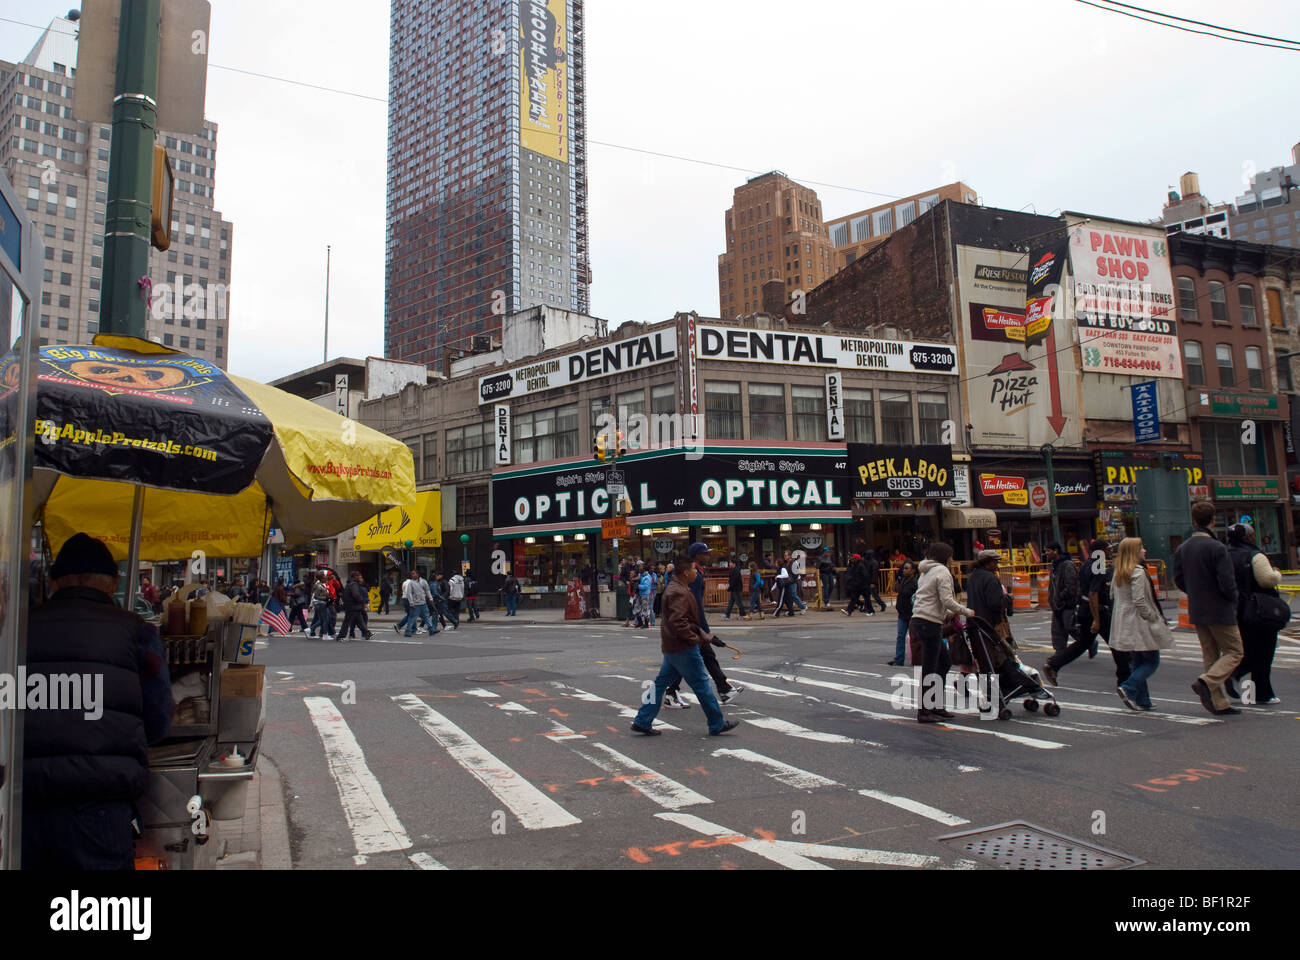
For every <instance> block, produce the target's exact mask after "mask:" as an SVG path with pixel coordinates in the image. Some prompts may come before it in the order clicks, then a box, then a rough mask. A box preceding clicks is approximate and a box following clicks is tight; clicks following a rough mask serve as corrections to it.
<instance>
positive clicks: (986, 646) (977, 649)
mask: <svg viewBox="0 0 1300 960" xmlns="http://www.w3.org/2000/svg"><path fill="white" fill-rule="evenodd" d="M965 640H966V642H967V644H969V646H970V652H971V664H972V666H973V667H974V669H975V670H976V672H978V673H982V674H985V675H986V676H995V677H997V678H998V700H999V703H998V719H999V720H1010V719H1011V708H1010V707H1009V706H1008V704H1009V703H1011V702H1012V701H1013V700H1021V699H1023V700H1024V703H1025V712H1026V713H1035V712H1037V710H1038V705H1039V702H1040V701H1042V704H1043V713H1045V714H1046V715H1047V716H1049V717H1055V716H1059V715H1060V713H1061V705H1060V704H1059V703H1057V702H1056V697H1054V696H1053V695H1052V693H1051V691H1049V690H1048V689H1047V688H1046V687H1044V686H1043V684H1042V682H1041V678H1040V676H1039V673H1038V671H1037V670H1035V669H1034V668H1033V667H1031V666H1028V665H1027V664H1025V663H1022V662H1021V660H1020V658H1019V657H1017V656H1016V654H1015V651H1013V650H1012V649H1011V645H1010V644H1009V643H1007V642H1006V641H1005V640H1003V639H1002V638H1001V637H999V636H998V634H997V631H996V630H994V629H993V627H992V626H991V625H990V624H989V622H988V621H987V620H981V619H980V618H979V617H971V618H970V619H969V620H967V621H966V630H965ZM950 643H951V641H950Z"/></svg>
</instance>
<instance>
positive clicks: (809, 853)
mask: <svg viewBox="0 0 1300 960" xmlns="http://www.w3.org/2000/svg"><path fill="white" fill-rule="evenodd" d="M774 845H776V846H779V847H781V848H782V849H783V850H789V851H790V852H791V853H797V854H800V855H802V856H805V857H819V858H821V859H824V860H851V861H853V862H854V863H882V864H885V865H886V866H890V867H937V866H939V865H940V864H942V863H943V861H942V860H940V859H939V858H938V857H931V856H926V855H924V854H920V853H896V852H894V851H893V850H859V849H858V848H856V847H832V846H831V845H830V844H826V843H796V842H794V841H793V840H776V841H774Z"/></svg>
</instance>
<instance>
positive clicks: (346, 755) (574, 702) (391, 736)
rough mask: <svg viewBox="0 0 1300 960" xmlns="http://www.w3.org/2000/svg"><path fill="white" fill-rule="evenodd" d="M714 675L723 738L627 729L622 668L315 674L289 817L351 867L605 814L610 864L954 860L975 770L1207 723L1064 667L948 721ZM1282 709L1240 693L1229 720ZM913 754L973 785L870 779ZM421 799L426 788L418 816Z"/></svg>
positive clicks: (777, 672) (684, 721) (904, 700)
mask: <svg viewBox="0 0 1300 960" xmlns="http://www.w3.org/2000/svg"><path fill="white" fill-rule="evenodd" d="M729 673H730V674H732V679H733V680H734V681H735V682H737V683H740V684H742V685H743V687H744V689H743V695H742V696H741V697H740V698H739V702H738V703H736V704H733V705H729V706H727V707H726V708H724V711H725V713H726V715H727V716H728V717H729V718H734V719H737V720H740V721H741V725H740V726H739V728H738V729H737V730H736V731H735V733H734V734H732V735H730V736H727V737H722V738H710V737H708V736H706V730H705V725H704V717H703V715H702V714H703V711H702V710H701V709H700V708H699V705H698V704H696V705H695V706H694V707H693V708H692V709H689V710H680V711H665V713H666V714H667V716H669V717H670V718H671V720H664V719H662V715H661V718H660V719H658V720H656V722H655V729H656V730H658V731H660V732H662V733H665V734H666V736H661V737H639V736H635V735H633V734H632V733H631V732H630V731H629V723H630V720H631V718H632V717H634V716H635V715H636V712H637V706H638V705H639V703H640V702H641V698H642V696H643V691H644V690H645V689H646V688H645V683H646V679H648V678H646V677H642V678H637V677H634V676H630V675H627V674H612V673H611V674H607V675H601V676H587V677H583V678H582V679H581V680H577V681H575V682H569V681H568V680H567V679H566V680H558V679H537V680H527V679H523V680H519V681H515V682H501V683H494V684H489V685H487V686H484V685H481V684H480V685H475V684H473V683H470V682H466V683H465V684H463V686H459V687H458V686H456V685H451V686H448V685H446V684H443V685H442V686H440V687H439V688H438V689H437V690H436V691H431V689H430V688H422V689H421V688H416V689H411V690H410V691H404V692H395V691H394V692H389V693H386V694H385V695H383V696H379V695H376V696H373V697H365V696H362V697H361V698H359V701H358V703H356V704H349V705H343V704H341V703H339V702H338V701H337V700H336V699H333V697H335V696H336V694H333V693H332V691H330V690H329V687H328V685H326V684H318V685H315V686H318V687H320V688H321V689H322V690H323V691H325V695H303V696H302V698H301V700H296V699H293V698H286V701H285V704H284V705H285V706H286V707H287V708H288V709H290V710H292V711H293V712H294V714H295V716H293V717H291V718H290V719H289V720H288V721H284V722H286V723H287V724H288V725H294V724H301V730H302V731H304V732H303V733H302V735H303V736H308V735H310V734H312V733H314V735H315V739H314V741H310V742H311V743H312V744H314V746H313V749H312V750H311V751H310V753H311V754H314V755H315V756H317V757H319V758H320V759H321V761H322V762H323V766H324V770H325V772H326V776H324V777H322V776H320V775H319V774H316V773H315V772H314V771H301V772H300V771H294V770H290V771H288V772H287V778H288V779H290V780H291V781H298V782H304V783H313V784H314V785H315V786H316V789H314V790H313V791H312V793H311V796H310V797H309V798H308V802H309V803H310V814H309V815H308V816H307V817H306V819H307V824H306V826H305V827H304V829H305V830H306V831H308V833H312V832H313V831H317V832H319V833H320V834H321V836H322V837H329V838H330V843H331V844H332V846H333V848H335V849H337V850H338V851H339V853H340V855H342V852H343V848H345V847H346V848H347V849H346V856H348V857H351V859H352V860H353V862H355V863H356V864H358V865H361V864H366V863H371V864H373V865H375V866H388V867H395V866H405V867H406V868H408V869H421V870H448V869H450V870H456V869H465V868H470V867H474V866H479V865H481V864H482V857H483V856H484V854H483V853H482V849H491V850H492V851H493V854H492V855H494V856H502V857H505V856H506V854H505V853H504V852H503V851H505V850H506V849H507V848H506V847H505V846H504V845H499V846H497V847H492V848H480V847H479V845H481V844H484V843H488V842H490V838H491V837H500V836H509V837H512V838H515V839H516V840H518V839H519V838H527V837H529V836H537V837H542V836H543V835H549V834H557V835H558V834H563V835H565V836H568V835H569V832H572V833H573V834H574V836H580V835H582V833H583V832H584V831H586V830H590V829H591V828H592V826H593V824H596V823H605V822H608V820H609V818H611V817H617V818H619V822H620V824H626V825H627V829H629V830H630V831H632V832H631V833H629V835H628V837H627V841H626V843H625V844H621V845H619V846H618V848H617V849H616V850H611V851H610V862H609V863H608V866H625V867H635V866H638V865H640V866H651V865H653V866H675V865H682V866H689V867H698V868H716V867H720V866H758V867H769V868H770V867H772V866H779V867H784V868H787V869H843V868H847V867H855V866H856V867H864V866H866V867H870V866H877V867H879V866H889V867H908V868H918V869H969V868H970V867H971V866H973V865H972V864H970V863H969V862H968V861H961V860H958V859H956V858H955V857H954V856H952V855H946V856H945V855H944V853H943V849H944V848H936V846H935V844H934V841H933V837H934V836H935V835H936V833H941V832H944V831H945V830H950V829H951V828H954V827H959V826H963V825H966V824H970V823H973V822H982V821H983V820H986V819H989V820H990V822H997V820H996V819H990V814H989V813H988V811H987V810H986V809H983V808H981V807H980V805H979V804H978V803H977V802H976V800H975V798H976V797H977V796H978V795H979V793H980V791H979V789H978V787H977V786H976V784H977V782H978V781H980V780H981V779H982V778H987V777H989V776H990V773H989V772H988V771H990V770H996V769H997V768H998V767H999V766H1000V765H1003V764H1009V763H1016V764H1024V763H1035V762H1043V761H1045V760H1047V759H1048V758H1050V756H1051V755H1053V754H1062V752H1063V751H1071V750H1076V749H1081V750H1092V749H1094V748H1098V747H1105V746H1106V745H1107V744H1112V745H1113V744H1121V743H1126V742H1136V741H1137V739H1138V738H1144V737H1156V738H1158V737H1160V736H1161V735H1162V734H1164V733H1172V732H1175V731H1177V730H1180V729H1181V730H1188V729H1193V728H1205V727H1211V726H1214V725H1217V724H1220V723H1222V722H1223V721H1222V720H1219V719H1217V718H1213V717H1209V716H1206V715H1205V714H1204V711H1203V709H1202V708H1201V706H1200V704H1199V702H1197V701H1196V700H1195V699H1194V698H1190V699H1189V698H1188V697H1185V696H1173V697H1171V698H1169V699H1162V698H1161V697H1160V692H1161V691H1159V690H1157V691H1154V694H1155V696H1156V697H1157V702H1158V707H1159V710H1158V712H1155V713H1150V714H1136V713H1134V712H1133V711H1131V710H1128V709H1126V708H1125V707H1123V706H1122V705H1120V704H1118V703H1117V702H1116V700H1115V697H1114V694H1113V693H1109V692H1108V691H1105V690H1094V689H1088V688H1087V687H1086V686H1082V685H1080V686H1071V685H1068V680H1069V678H1068V677H1067V680H1066V683H1067V685H1066V686H1062V687H1059V688H1055V690H1054V692H1055V694H1056V695H1057V697H1058V699H1059V700H1060V702H1061V705H1062V712H1061V714H1060V715H1059V716H1057V717H1052V718H1048V717H1045V716H1043V715H1042V714H1041V713H1035V714H1028V713H1025V712H1024V711H1023V709H1022V708H1021V707H1020V706H1019V705H1013V706H1014V709H1015V713H1014V716H1013V719H1011V720H1008V721H998V720H996V719H994V718H992V717H988V716H981V714H980V713H979V711H978V710H977V709H974V708H971V707H969V706H967V708H966V709H964V710H957V711H955V712H957V714H958V716H957V719H955V720H949V721H947V722H943V723H937V724H934V725H927V726H925V727H922V726H920V725H918V724H917V723H916V721H915V708H914V706H913V702H912V697H913V696H914V693H915V689H914V687H915V677H914V675H912V673H911V671H910V670H899V671H896V672H895V673H882V672H878V671H872V670H855V669H851V668H848V667H844V666H838V665H834V664H818V663H811V662H799V663H798V664H797V665H793V666H792V665H789V664H781V665H777V666H774V667H773V668H772V669H761V668H760V667H758V666H752V667H750V666H746V667H740V666H730V667H729ZM1094 673H1095V671H1094ZM1086 676H1087V677H1090V678H1091V679H1093V680H1095V679H1096V677H1095V676H1093V675H1092V674H1087V675H1086ZM1084 677H1085V675H1084V674H1083V673H1082V671H1081V672H1080V680H1081V681H1082V680H1084ZM291 680H292V678H291ZM294 682H296V681H294ZM1103 685H1104V682H1103ZM299 689H303V688H299ZM1171 693H1173V691H1171ZM299 704H300V705H301V706H299ZM949 706H950V707H952V706H953V704H949ZM299 710H301V714H298V711H299ZM1280 716H1282V714H1280V713H1278V712H1277V711H1269V710H1254V711H1247V713H1246V714H1245V715H1243V716H1242V717H1241V718H1234V719H1236V720H1238V722H1247V723H1257V722H1264V723H1271V722H1274V721H1275V720H1276V718H1278V717H1280ZM308 732H309V733H308ZM304 742H307V741H304ZM305 755H306V752H305ZM1062 755H1063V754H1062ZM916 757H923V758H925V759H927V760H935V759H940V760H943V761H944V762H945V763H947V764H948V767H947V769H948V770H950V772H951V776H952V778H956V777H957V776H959V775H960V781H959V782H960V783H962V784H963V785H964V784H967V783H969V784H971V785H972V786H971V789H970V790H969V792H968V793H966V794H963V793H962V792H961V791H958V792H957V793H956V794H954V793H952V792H951V791H949V792H946V793H945V794H944V795H943V796H935V795H930V794H929V793H928V792H927V788H926V786H925V784H924V783H922V782H916V783H912V782H911V781H909V780H908V779H907V778H902V779H900V778H897V777H894V778H892V779H889V780H888V782H886V781H885V780H884V779H883V778H880V776H879V771H880V770H881V769H882V768H883V767H884V766H886V765H889V764H898V765H905V764H907V763H908V762H910V761H911V760H913V759H914V758H916ZM959 759H960V760H961V761H962V762H961V763H960V764H959V763H957V761H958V760H959ZM304 762H306V761H304ZM891 769H892V768H891ZM949 786H951V783H949ZM304 789H305V788H304ZM954 796H956V797H957V800H956V802H954ZM963 797H966V798H967V799H963ZM430 798H440V799H439V800H438V801H437V802H436V803H435V806H436V808H437V816H436V818H435V819H436V822H435V823H429V822H428V820H429V814H428V811H429V803H430ZM441 798H445V799H441ZM814 802H824V803H825V804H826V805H828V806H827V808H828V809H833V810H834V811H835V816H836V817H838V820H837V821H836V823H837V827H836V830H838V824H842V823H848V822H851V818H853V817H857V818H860V819H859V820H858V821H856V822H858V823H860V824H869V825H871V826H872V828H873V832H872V835H873V836H874V835H875V832H876V831H880V832H881V833H883V834H884V835H888V836H889V837H890V838H891V840H890V843H889V844H888V845H889V846H890V847H891V849H888V850H881V849H874V847H873V848H870V849H868V848H866V847H861V846H859V845H858V842H857V841H856V839H855V840H854V842H852V843H850V844H849V845H848V846H844V845H843V842H844V840H845V839H846V837H845V836H843V835H837V834H836V833H825V832H823V833H821V836H823V837H824V838H825V839H824V840H823V841H822V842H820V843H819V842H816V839H817V836H818V834H817V833H815V832H814V833H813V835H812V836H811V837H809V836H804V835H801V834H792V833H791V825H790V818H791V815H792V813H793V814H795V815H798V814H799V813H801V812H802V811H804V810H805V808H807V807H808V806H809V805H811V804H813V803H814ZM818 809H822V808H818ZM742 811H743V813H742ZM295 819H297V818H296V817H295ZM796 819H797V816H796ZM1002 819H1005V818H1002ZM822 820H823V822H824V820H825V816H823V818H822ZM620 829H621V827H620ZM844 829H845V830H849V828H848V827H845V828H844ZM810 832H811V831H810ZM850 834H851V836H850V837H849V839H853V838H856V837H857V836H858V834H857V832H854V831H850ZM862 839H863V840H864V841H865V839H866V837H865V836H864V837H863V838H862ZM323 845H324V846H330V844H323ZM509 849H511V850H514V851H519V850H520V845H519V844H516V845H515V846H513V847H510V848H509ZM471 851H473V852H471ZM498 851H502V852H500V853H498ZM511 856H515V857H520V856H524V855H522V854H519V853H517V852H516V853H514V854H512V855H511ZM307 865H313V864H307ZM501 865H513V866H517V867H525V866H531V865H533V864H531V863H530V862H528V861H527V860H526V859H517V860H507V862H503V863H501Z"/></svg>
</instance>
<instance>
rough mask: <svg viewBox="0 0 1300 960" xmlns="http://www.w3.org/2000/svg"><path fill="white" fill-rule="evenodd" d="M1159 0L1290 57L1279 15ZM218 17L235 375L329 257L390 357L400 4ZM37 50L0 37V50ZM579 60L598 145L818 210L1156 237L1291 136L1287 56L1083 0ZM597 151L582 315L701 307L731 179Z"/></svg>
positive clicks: (344, 321) (1277, 157)
mask: <svg viewBox="0 0 1300 960" xmlns="http://www.w3.org/2000/svg"><path fill="white" fill-rule="evenodd" d="M71 5H72V0H58V2H56V0H0V15H2V16H4V17H7V18H12V19H16V20H21V21H24V22H29V23H40V24H42V25H44V24H46V23H48V21H49V19H50V18H51V17H53V16H57V15H61V14H63V13H65V12H66V11H67V10H68V9H69V7H70V6H71ZM1142 5H1146V4H1142ZM1150 6H1151V7H1153V8H1155V9H1161V10H1166V11H1167V12H1170V13H1175V14H1177V15H1179V16H1183V17H1188V18H1193V19H1199V20H1208V21H1210V22H1214V23H1220V24H1223V25H1226V26H1229V27H1235V28H1237V29H1240V30H1249V31H1254V32H1256V33H1262V34H1271V35H1274V36H1280V37H1286V38H1291V39H1297V38H1300V4H1297V3H1296V2H1295V0H1237V2H1234V3H1232V4H1224V3H1222V2H1221V0H1151V2H1150ZM212 7H213V11H212V38H211V48H210V62H211V64H212V65H213V69H210V71H209V75H208V94H207V115H208V117H209V119H211V120H213V121H215V122H216V123H218V124H219V127H220V130H219V137H218V153H217V165H216V168H217V181H216V183H217V188H216V203H217V208H218V209H219V210H220V211H221V212H222V214H223V215H224V216H225V217H226V218H227V219H229V220H231V221H233V222H234V225H235V235H234V261H233V266H232V276H231V282H232V303H231V308H232V309H231V313H232V320H231V349H230V368H231V370H232V372H235V373H239V374H243V375H245V376H250V377H253V378H256V379H259V380H270V379H274V378H276V377H279V376H283V375H284V374H287V373H291V372H293V371H295V370H299V369H302V368H304V367H307V366H310V365H312V364H315V363H319V362H320V360H321V357H322V329H323V322H322V320H323V312H324V274H325V246H326V244H331V245H332V246H333V249H334V256H333V280H332V284H331V288H332V291H333V293H332V297H331V306H330V355H331V356H338V355H348V356H355V357H365V356H369V355H380V354H382V352H383V319H384V207H385V179H386V170H385V167H386V162H387V159H386V150H385V145H386V126H387V108H386V106H385V104H384V103H382V102H378V100H383V99H384V98H385V96H386V94H387V87H388V52H389V48H388V17H389V5H388V3H386V2H382V0H351V2H345V0H315V2H312V3H302V2H295V3H289V2H286V0H214V2H213V4H212ZM792 14H793V15H794V16H797V17H798V18H799V19H797V20H793V21H792V20H791V19H790V18H791V16H792ZM38 36H39V34H38V32H37V31H35V30H32V29H29V28H26V27H22V26H18V25H15V24H13V23H6V22H0V57H3V58H4V59H9V60H16V59H20V58H22V57H23V56H25V55H26V54H27V52H28V50H30V48H31V47H32V45H33V44H34V43H35V41H36V39H37V38H38ZM587 57H588V61H587V69H588V74H587V90H588V136H589V137H590V139H591V140H593V141H601V142H602V143H605V144H619V145H623V146H627V147H638V148H644V149H648V150H654V151H659V152H663V153H671V154H676V155H679V156H685V157H691V158H695V159H699V160H707V161H712V162H715V163H721V164H725V165H730V166H736V167H741V168H744V170H747V171H751V173H750V174H748V175H754V174H758V173H762V172H766V171H768V170H772V169H780V170H783V171H785V172H786V173H788V174H789V175H791V176H792V177H794V178H795V179H798V180H801V181H803V182H805V183H809V182H810V181H820V182H822V183H830V184H836V185H837V186H838V188H831V187H826V186H816V187H815V189H816V190H817V192H818V194H819V196H820V198H821V200H822V208H823V211H824V213H825V215H826V216H827V218H832V217H836V216H840V215H843V214H846V213H851V212H854V211H857V210H861V209H864V208H866V207H870V206H874V205H876V204H878V203H883V202H885V201H886V200H888V199H890V198H891V197H894V196H903V195H907V194H911V193H917V192H920V191H923V190H926V189H928V188H930V187H934V186H938V185H941V184H943V183H948V182H951V181H953V180H957V179H960V180H964V181H966V182H967V183H969V184H970V185H971V186H973V187H974V188H975V189H976V190H977V191H978V193H979V196H980V200H981V202H983V203H985V204H987V205H989V206H998V207H1005V208H1009V209H1012V210H1019V209H1022V208H1023V209H1027V210H1031V209H1036V210H1037V211H1038V212H1039V213H1043V214H1049V213H1055V212H1058V211H1059V210H1061V209H1067V210H1080V211H1086V212H1090V213H1097V214H1105V215H1111V216H1115V217H1119V218H1122V219H1130V220H1146V219H1150V218H1153V217H1157V216H1158V215H1159V213H1160V208H1161V206H1162V204H1163V202H1164V200H1165V195H1166V192H1167V190H1168V189H1169V188H1170V187H1171V186H1172V187H1175V188H1176V187H1177V183H1178V177H1179V175H1180V174H1181V173H1183V172H1184V171H1186V170H1195V171H1197V172H1199V173H1200V176H1201V188H1202V192H1203V193H1205V194H1206V195H1207V196H1208V197H1209V198H1210V199H1211V200H1214V201H1220V200H1225V201H1230V200H1232V199H1233V198H1235V197H1236V196H1237V195H1238V194H1240V193H1241V192H1242V191H1243V189H1244V183H1243V177H1244V175H1245V174H1246V172H1247V171H1249V170H1251V169H1256V168H1258V169H1267V168H1269V167H1273V166H1278V165H1281V164H1284V163H1289V162H1290V155H1291V154H1290V151H1291V146H1292V144H1294V143H1296V142H1297V141H1300V122H1297V120H1296V117H1297V116H1300V111H1298V110H1297V108H1296V94H1297V91H1298V88H1300V83H1298V82H1297V78H1298V77H1300V53H1290V52H1285V51H1282V50H1273V49H1267V48H1264V47H1258V46H1247V45H1244V44H1239V43H1230V42H1226V41H1223V40H1216V39H1211V38H1208V37H1201V36H1194V35H1191V34H1188V33H1183V32H1179V31H1175V30H1170V29H1167V28H1163V27H1158V26H1152V25H1148V24H1145V23H1140V22H1137V21H1135V20H1131V19H1127V18H1124V17H1120V16H1118V15H1116V14H1113V13H1103V12H1102V11H1100V10H1097V9H1095V8H1093V7H1089V6H1085V5H1083V4H1081V3H1078V2H1075V0H977V2H972V0H930V2H925V3H904V2H878V0H865V2H864V0H804V2H802V3H799V4H790V3H789V2H788V0H746V2H745V3H737V2H718V0H714V2H709V3H702V2H700V0H689V2H688V0H656V2H655V3H653V4H645V3H629V2H627V0H588V2H587ZM216 66H223V67H233V68H239V69H241V70H249V71H255V72H258V73H264V74H270V75H273V76H277V77H287V78H291V79H295V80H300V81H305V82H308V83H314V84H319V85H323V86H328V87H336V88H341V89H344V90H348V91H352V92H355V93H359V94H364V95H367V96H369V97H374V98H378V100H367V99H361V98H358V97H352V96H345V95H341V94H336V93H327V92H323V91H316V90H310V89H305V88H303V87H298V86H292V85H288V84H284V83H278V82H275V81H273V80H264V79H257V78H254V77H248V76H244V75H241V74H238V73H234V72H231V71H229V70H223V69H216ZM1288 117H1290V118H1291V119H1290V120H1288V119H1287V118H1288ZM588 158H589V167H590V181H591V205H590V218H591V219H590V222H591V237H592V270H593V274H594V281H595V283H594V286H593V287H592V312H593V313H595V314H596V315H598V316H601V317H605V318H607V319H609V320H610V321H613V323H614V324H615V325H617V324H619V323H623V322H625V321H657V320H663V319H666V318H668V317H670V316H672V314H673V313H674V312H676V311H678V310H692V309H693V310H696V311H698V312H699V313H701V314H703V315H708V316H712V315H716V314H717V312H718V292H717V280H716V271H717V256H718V254H719V253H721V252H722V250H723V242H724V236H723V214H724V211H725V210H726V209H727V207H728V206H730V203H731V195H732V190H733V189H734V188H735V187H736V186H738V185H739V184H741V183H743V182H744V180H745V179H746V176H747V174H746V173H744V172H741V171H736V170H727V169H719V168H717V167H710V166H705V165H701V164H698V163H690V162H683V161H680V160H672V159H663V158H658V157H649V156H645V155H643V154H639V153H635V152H630V151H627V150H623V149H618V148H616V147H611V146H605V145H600V144H596V143H593V144H592V145H591V146H590V147H589V149H588ZM810 185H811V184H810ZM841 188H854V189H841ZM866 191H874V192H866ZM882 194H883V195H884V196H882ZM1031 205H1032V206H1031Z"/></svg>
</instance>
